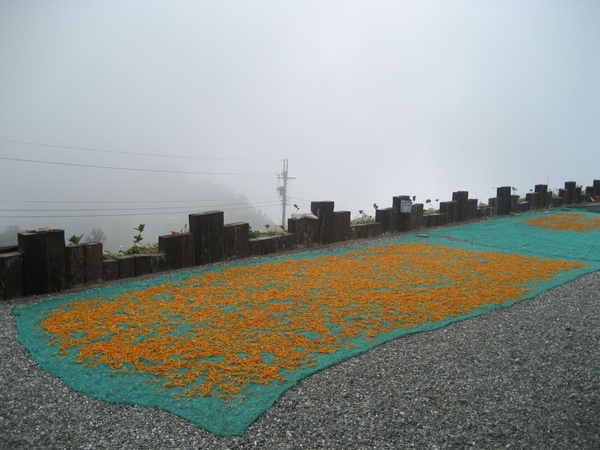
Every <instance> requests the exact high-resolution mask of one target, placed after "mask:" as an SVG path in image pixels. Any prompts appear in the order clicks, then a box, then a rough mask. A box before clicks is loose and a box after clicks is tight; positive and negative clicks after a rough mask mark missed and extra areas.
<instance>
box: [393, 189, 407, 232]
mask: <svg viewBox="0 0 600 450" xmlns="http://www.w3.org/2000/svg"><path fill="white" fill-rule="evenodd" d="M403 200H404V201H407V200H408V201H410V195H396V196H395V197H392V208H393V209H394V211H395V214H396V217H395V220H394V221H395V226H396V228H395V230H396V231H404V230H406V229H407V228H408V227H409V226H410V214H409V213H403V212H402V211H401V210H400V207H401V205H402V201H403Z"/></svg>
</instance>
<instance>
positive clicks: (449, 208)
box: [440, 200, 457, 223]
mask: <svg viewBox="0 0 600 450" xmlns="http://www.w3.org/2000/svg"><path fill="white" fill-rule="evenodd" d="M456 205H457V203H456V202H455V201H454V200H452V201H449V202H440V213H441V214H444V215H445V216H446V223H455V222H456V220H457V213H456Z"/></svg>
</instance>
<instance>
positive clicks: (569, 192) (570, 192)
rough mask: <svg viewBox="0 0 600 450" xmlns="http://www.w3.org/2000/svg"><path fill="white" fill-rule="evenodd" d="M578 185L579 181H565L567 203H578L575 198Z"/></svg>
mask: <svg viewBox="0 0 600 450" xmlns="http://www.w3.org/2000/svg"><path fill="white" fill-rule="evenodd" d="M576 187H577V183H576V182H575V181H565V191H566V195H565V196H564V200H565V205H571V204H573V203H577V200H576V198H575V188H576Z"/></svg>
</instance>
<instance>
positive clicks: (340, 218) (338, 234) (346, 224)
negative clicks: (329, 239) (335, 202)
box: [333, 211, 351, 242]
mask: <svg viewBox="0 0 600 450" xmlns="http://www.w3.org/2000/svg"><path fill="white" fill-rule="evenodd" d="M333 221H334V225H333V242H342V241H347V240H348V239H350V221H351V220H350V211H334V213H333Z"/></svg>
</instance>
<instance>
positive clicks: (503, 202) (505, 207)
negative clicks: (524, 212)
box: [496, 186, 512, 216]
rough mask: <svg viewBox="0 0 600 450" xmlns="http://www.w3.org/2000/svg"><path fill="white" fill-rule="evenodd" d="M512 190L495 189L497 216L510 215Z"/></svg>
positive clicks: (508, 188) (509, 188)
mask: <svg viewBox="0 0 600 450" xmlns="http://www.w3.org/2000/svg"><path fill="white" fill-rule="evenodd" d="M511 195H512V188H511V187H510V186H502V187H499V188H496V199H497V202H498V211H497V214H498V215H499V216H505V215H507V214H510V207H511Z"/></svg>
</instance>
